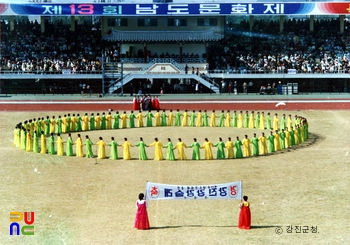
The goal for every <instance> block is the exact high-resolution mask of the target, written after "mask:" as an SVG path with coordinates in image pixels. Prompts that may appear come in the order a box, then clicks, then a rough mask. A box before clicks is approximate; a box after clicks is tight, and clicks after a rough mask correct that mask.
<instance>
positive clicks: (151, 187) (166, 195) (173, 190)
mask: <svg viewBox="0 0 350 245" xmlns="http://www.w3.org/2000/svg"><path fill="white" fill-rule="evenodd" d="M146 199H147V200H209V199H242V181H237V182H230V183H223V184H209V185H168V184H161V183H153V182H147V184H146Z"/></svg>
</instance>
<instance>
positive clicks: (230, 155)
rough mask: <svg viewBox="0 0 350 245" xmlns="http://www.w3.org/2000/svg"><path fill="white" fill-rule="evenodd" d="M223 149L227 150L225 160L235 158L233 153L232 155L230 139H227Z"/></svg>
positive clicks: (232, 146)
mask: <svg viewBox="0 0 350 245" xmlns="http://www.w3.org/2000/svg"><path fill="white" fill-rule="evenodd" d="M225 148H226V149H227V158H228V159H233V158H235V153H234V150H233V148H234V145H233V142H232V141H231V137H228V141H227V142H226V144H225Z"/></svg>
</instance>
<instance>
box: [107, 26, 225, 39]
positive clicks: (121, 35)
mask: <svg viewBox="0 0 350 245" xmlns="http://www.w3.org/2000/svg"><path fill="white" fill-rule="evenodd" d="M223 37H224V35H220V34H217V33H215V32H214V29H210V30H206V31H118V30H115V29H113V30H112V33H111V34H109V35H106V36H104V37H103V39H104V40H107V41H153V42H157V41H195V42H196V41H197V42H199V41H218V40H220V39H222V38H223Z"/></svg>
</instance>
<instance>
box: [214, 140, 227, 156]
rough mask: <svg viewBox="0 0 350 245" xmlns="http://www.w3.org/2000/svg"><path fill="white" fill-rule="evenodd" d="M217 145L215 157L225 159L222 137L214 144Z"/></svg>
mask: <svg viewBox="0 0 350 245" xmlns="http://www.w3.org/2000/svg"><path fill="white" fill-rule="evenodd" d="M214 146H215V147H217V148H218V149H217V151H216V159H225V143H224V142H223V141H222V138H219V142H218V143H216V144H215V145H214Z"/></svg>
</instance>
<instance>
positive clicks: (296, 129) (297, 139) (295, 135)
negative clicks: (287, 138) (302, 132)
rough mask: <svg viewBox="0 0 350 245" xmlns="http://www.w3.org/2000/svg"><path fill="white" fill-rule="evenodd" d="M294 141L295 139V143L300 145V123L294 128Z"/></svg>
mask: <svg viewBox="0 0 350 245" xmlns="http://www.w3.org/2000/svg"><path fill="white" fill-rule="evenodd" d="M294 141H295V145H299V144H300V142H299V134H298V125H297V126H296V127H295V129H294Z"/></svg>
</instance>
